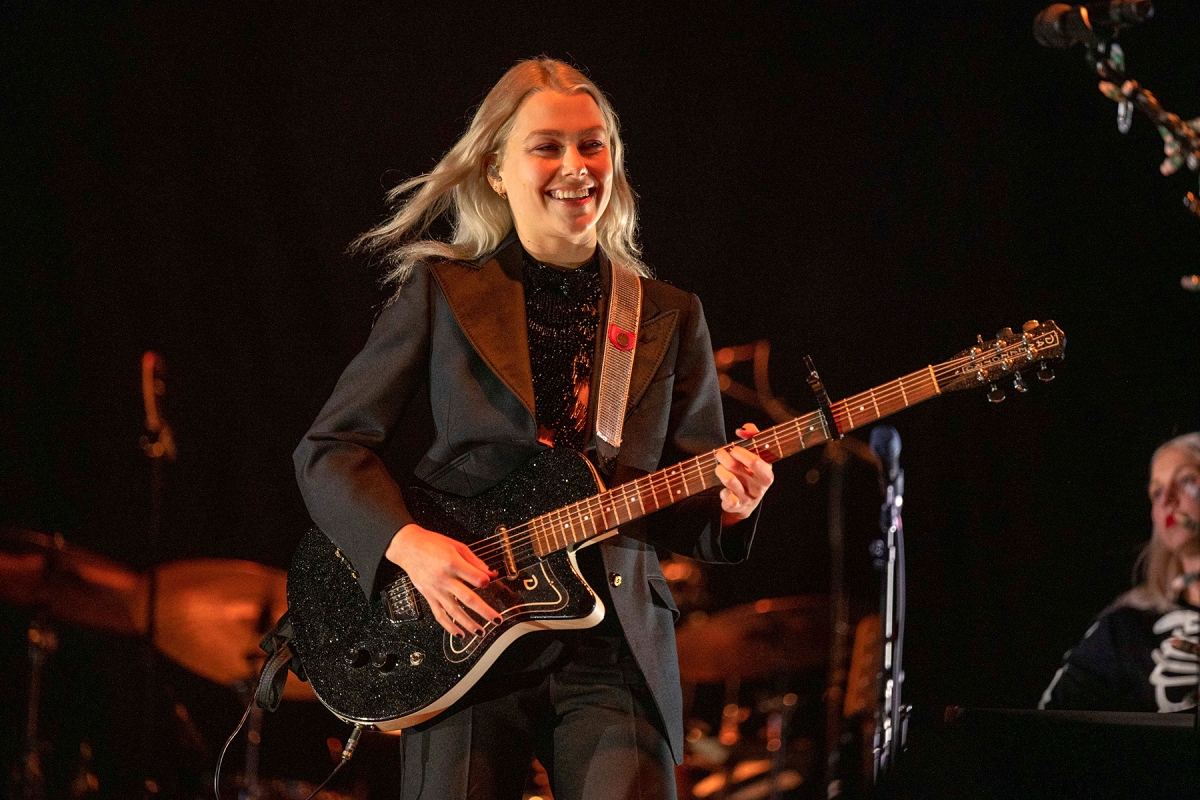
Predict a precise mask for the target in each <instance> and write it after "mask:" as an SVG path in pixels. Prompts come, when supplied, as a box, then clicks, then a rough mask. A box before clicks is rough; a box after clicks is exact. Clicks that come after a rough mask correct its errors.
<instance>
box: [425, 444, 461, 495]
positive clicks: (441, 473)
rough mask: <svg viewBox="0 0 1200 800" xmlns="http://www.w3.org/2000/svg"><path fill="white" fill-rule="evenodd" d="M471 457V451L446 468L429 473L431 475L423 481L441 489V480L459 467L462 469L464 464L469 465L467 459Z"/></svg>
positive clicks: (442, 467) (448, 464) (445, 466)
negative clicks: (439, 484) (439, 482)
mask: <svg viewBox="0 0 1200 800" xmlns="http://www.w3.org/2000/svg"><path fill="white" fill-rule="evenodd" d="M470 457H471V451H470V450H468V451H467V452H465V453H463V454H462V455H461V456H459V457H458V458H455V459H453V460H452V461H450V462H449V463H447V464H445V465H444V466H441V467H438V468H437V469H435V470H434V471H433V472H431V473H429V475H427V476H425V477H424V478H422V480H423V481H425V482H426V483H428V484H429V485H430V486H433V487H434V488H435V489H438V488H441V487H440V486H438V481H439V480H440V479H442V478H444V477H446V476H447V475H448V474H450V473H451V472H452V471H454V470H455V469H458V468H459V467H461V466H462V465H463V464H465V463H467V459H469V458H470Z"/></svg>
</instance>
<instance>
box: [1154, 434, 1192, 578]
mask: <svg viewBox="0 0 1200 800" xmlns="http://www.w3.org/2000/svg"><path fill="white" fill-rule="evenodd" d="M1149 491H1150V519H1151V521H1152V522H1153V523H1154V535H1155V536H1156V537H1158V538H1159V540H1160V541H1161V542H1162V543H1163V544H1164V545H1166V546H1167V548H1168V549H1169V550H1170V551H1171V552H1173V553H1177V554H1179V555H1191V554H1195V552H1196V551H1197V550H1198V549H1200V547H1198V542H1197V533H1198V528H1200V462H1198V461H1197V460H1196V458H1195V457H1194V456H1193V455H1192V454H1191V453H1190V452H1188V451H1187V450H1184V449H1182V448H1179V447H1168V448H1167V449H1165V450H1163V451H1162V452H1160V453H1159V454H1158V457H1157V458H1155V459H1154V463H1153V464H1152V465H1151V467H1150V487H1149Z"/></svg>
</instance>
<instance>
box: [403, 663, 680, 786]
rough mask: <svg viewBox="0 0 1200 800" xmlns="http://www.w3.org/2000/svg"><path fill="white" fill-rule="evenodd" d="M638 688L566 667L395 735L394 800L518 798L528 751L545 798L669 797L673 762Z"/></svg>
mask: <svg viewBox="0 0 1200 800" xmlns="http://www.w3.org/2000/svg"><path fill="white" fill-rule="evenodd" d="M657 720H658V716H657V712H656V711H655V709H654V706H653V701H652V700H651V698H650V695H649V692H648V691H647V689H646V687H645V686H639V685H629V684H626V683H619V682H613V683H601V682H595V681H584V680H580V679H579V678H578V676H576V675H573V674H571V673H570V672H569V671H566V672H564V671H557V672H551V673H548V674H545V675H544V676H542V677H541V678H540V679H538V680H534V681H530V682H529V685H527V686H524V687H522V688H517V689H516V690H514V691H512V692H509V693H507V694H505V695H503V696H501V697H497V698H494V699H490V700H485V701H483V702H479V703H476V704H475V705H472V706H469V707H467V708H463V709H461V710H459V711H457V712H452V713H449V714H448V716H446V717H445V718H444V719H441V720H439V721H437V722H436V723H435V724H433V725H432V726H431V727H428V728H423V729H422V730H420V731H416V730H411V729H410V730H407V731H405V732H404V734H403V735H402V736H401V749H402V752H403V764H402V771H401V774H402V777H401V789H400V797H401V798H402V800H418V798H419V800H477V799H478V800H520V798H521V794H522V790H523V789H524V786H525V781H526V778H527V776H528V774H529V764H530V756H531V755H533V754H536V755H537V757H538V760H539V761H541V762H542V765H543V766H544V767H545V768H546V771H547V772H548V773H549V775H550V784H551V789H552V791H553V792H554V797H555V800H675V797H676V791H675V773H674V760H673V759H672V757H671V751H670V747H669V745H668V744H667V740H666V738H665V737H664V736H663V734H662V732H661V731H660V730H659V725H658V724H656V723H657Z"/></svg>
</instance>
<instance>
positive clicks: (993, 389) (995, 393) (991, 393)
mask: <svg viewBox="0 0 1200 800" xmlns="http://www.w3.org/2000/svg"><path fill="white" fill-rule="evenodd" d="M987 399H988V402H989V403H1003V402H1004V390H1003V389H1001V388H1000V387H999V386H997V385H996V384H994V383H993V384H992V385H991V386H989V387H988V393H987Z"/></svg>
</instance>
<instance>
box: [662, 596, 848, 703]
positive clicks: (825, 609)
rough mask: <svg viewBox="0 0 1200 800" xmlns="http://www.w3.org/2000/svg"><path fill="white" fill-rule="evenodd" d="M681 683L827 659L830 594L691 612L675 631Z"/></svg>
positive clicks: (754, 674)
mask: <svg viewBox="0 0 1200 800" xmlns="http://www.w3.org/2000/svg"><path fill="white" fill-rule="evenodd" d="M675 640H676V645H677V647H678V650H679V673H680V677H681V678H682V679H683V680H684V682H686V683H715V682H719V681H724V680H725V679H727V678H732V677H738V678H765V677H768V676H771V675H777V674H779V673H784V672H792V671H795V670H801V669H812V668H816V667H824V666H827V665H828V663H829V598H828V597H826V596H825V595H797V596H794V597H779V598H774V599H770V600H758V601H757V602H754V603H747V604H745V605H741V606H735V607H734V608H730V609H726V610H725V611H720V612H718V613H716V614H713V615H711V616H708V617H702V616H700V615H693V617H691V618H689V620H688V621H687V622H685V623H684V624H683V625H682V626H680V628H679V629H678V630H677V631H676V632H675Z"/></svg>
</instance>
